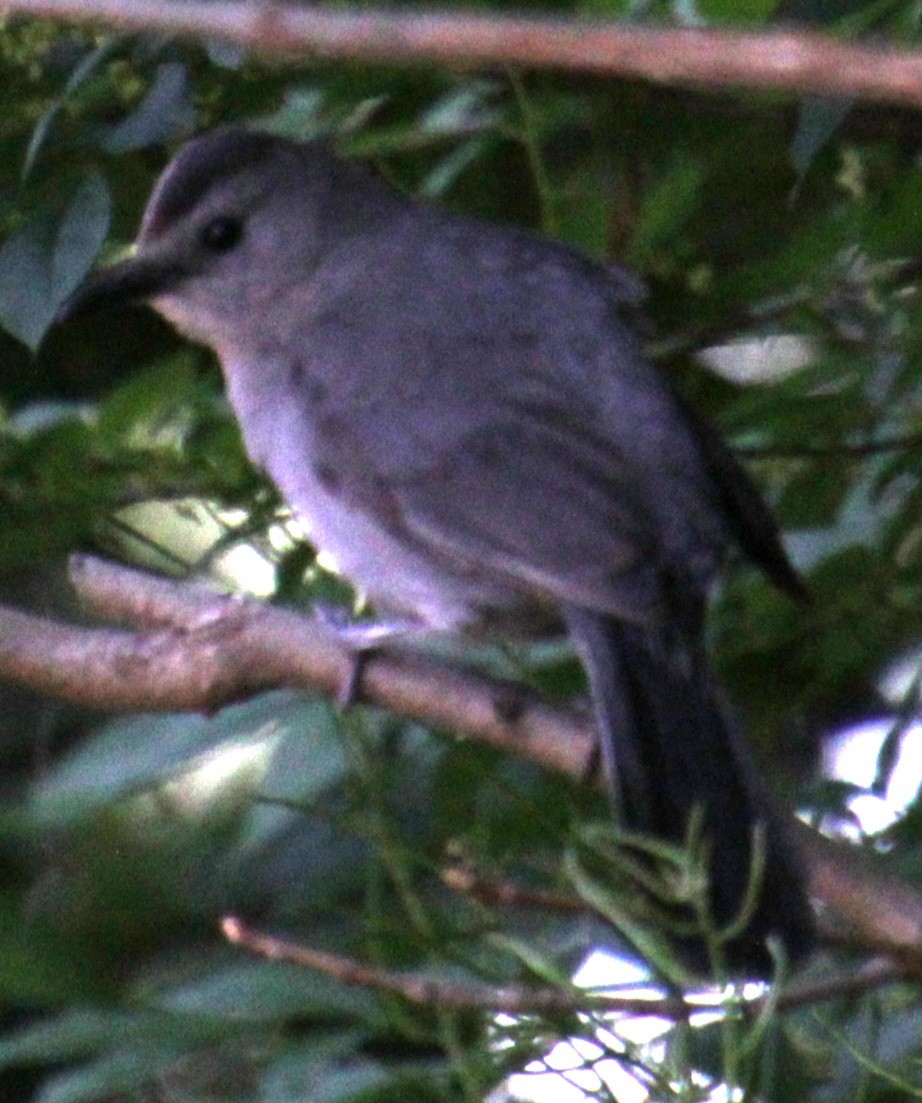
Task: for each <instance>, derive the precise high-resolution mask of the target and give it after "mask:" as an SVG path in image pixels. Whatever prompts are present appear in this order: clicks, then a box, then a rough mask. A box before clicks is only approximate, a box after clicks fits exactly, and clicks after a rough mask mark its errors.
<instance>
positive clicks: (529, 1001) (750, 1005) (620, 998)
mask: <svg viewBox="0 0 922 1103" xmlns="http://www.w3.org/2000/svg"><path fill="white" fill-rule="evenodd" d="M221 931H222V933H223V934H224V937H225V938H226V939H227V940H228V942H231V943H232V944H233V945H235V946H240V947H241V948H242V949H244V950H247V951H248V952H249V953H251V954H257V955H258V956H259V957H263V958H266V959H267V960H269V961H284V962H288V963H289V964H291V965H297V966H298V967H300V968H302V969H309V970H311V971H312V972H315V973H320V974H321V975H322V976H325V977H330V978H331V979H332V980H336V981H339V982H340V983H341V984H345V985H349V986H350V987H359V988H367V989H371V990H373V991H375V992H381V993H384V994H386V995H389V996H397V997H399V998H400V999H403V1000H406V1001H407V1002H408V1003H413V1004H423V1005H426V1006H439V1007H445V1008H449V1009H451V1010H453V1011H505V1012H506V1013H507V1014H510V1015H527V1014H530V1013H531V1014H541V1013H544V1014H547V1013H550V1012H566V1011H572V1012H577V1011H579V1012H582V1013H586V1012H589V1011H621V1012H624V1013H625V1014H635V1015H658V1016H662V1017H663V1018H667V1019H687V1018H689V1016H691V1015H695V1014H700V1013H701V1012H702V1011H709V1010H721V1009H726V1010H728V1011H733V1010H736V1009H740V1010H742V1011H743V1012H744V1013H746V1014H749V1015H754V1014H758V1012H759V1011H760V1010H761V1009H762V1007H763V1006H764V1005H765V1003H766V1002H768V1001H769V1000H771V1001H772V1005H773V1007H775V1008H777V1009H778V1010H787V1009H789V1008H792V1007H801V1006H804V1005H807V1004H816V1003H825V1002H827V1001H829V1000H836V999H846V998H849V997H853V996H858V995H861V994H863V993H864V992H869V991H872V990H873V989H875V988H881V987H883V986H884V985H888V984H895V983H897V982H898V981H901V980H907V979H910V978H911V977H912V976H913V975H914V972H913V970H910V969H909V968H907V966H905V965H901V964H899V963H897V962H893V961H888V960H886V959H883V958H877V959H875V960H873V961H869V962H868V963H867V964H865V965H864V966H862V968H860V969H853V970H849V972H847V973H840V974H837V975H834V976H828V977H823V978H821V979H819V980H812V981H804V982H802V983H801V984H795V985H791V986H789V987H788V988H786V989H785V990H784V991H783V992H781V993H780V994H778V995H773V994H771V993H769V994H765V995H761V996H757V997H756V998H754V999H744V1000H740V1001H739V1002H733V1003H729V1002H728V1001H727V1000H726V999H724V1000H717V1001H714V1002H711V1003H708V1002H705V1001H703V1000H699V999H695V1000H687V999H684V998H683V997H681V996H646V995H637V994H636V993H623V992H594V991H592V989H579V988H573V989H569V990H568V989H565V988H528V987H526V986H524V985H522V986H504V987H498V988H497V987H489V986H487V985H474V984H452V983H449V982H446V981H437V980H429V979H427V978H426V977H423V976H420V975H419V974H416V973H400V972H393V971H391V970H387V969H380V968H376V967H374V966H371V965H366V964H364V963H363V962H361V961H358V960H356V959H355V958H352V957H347V956H345V955H344V954H333V953H330V952H329V951H328V950H317V949H314V948H313V947H311V946H304V945H302V944H301V943H297V942H292V941H290V940H288V939H283V938H276V937H275V936H273V935H269V934H266V933H264V932H262V931H257V930H254V929H253V928H251V927H248V926H247V925H246V924H245V923H243V922H242V921H241V920H240V919H237V918H235V917H233V916H227V917H226V918H224V919H223V920H222V921H221Z"/></svg>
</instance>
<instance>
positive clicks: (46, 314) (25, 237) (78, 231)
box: [0, 173, 111, 352]
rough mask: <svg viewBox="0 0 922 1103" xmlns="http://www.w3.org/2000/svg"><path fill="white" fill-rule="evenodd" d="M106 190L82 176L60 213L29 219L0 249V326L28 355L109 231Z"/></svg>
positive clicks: (94, 176) (94, 177)
mask: <svg viewBox="0 0 922 1103" xmlns="http://www.w3.org/2000/svg"><path fill="white" fill-rule="evenodd" d="M110 208H111V201H110V197H109V188H108V185H107V184H106V181H105V179H104V178H103V177H102V176H101V175H100V174H99V173H91V174H90V175H89V176H86V177H84V179H83V180H82V182H81V183H80V185H79V186H78V187H77V189H76V191H75V192H74V193H73V195H72V196H71V198H70V200H69V202H68V203H67V204H66V206H65V207H64V208H63V210H54V211H51V210H47V209H46V210H45V211H44V212H43V213H39V214H38V215H36V216H34V217H33V218H31V219H30V220H29V221H28V222H27V223H26V224H25V225H24V226H22V227H21V228H20V229H19V230H17V231H16V232H15V233H13V234H12V235H11V236H10V237H8V238H7V239H6V241H5V242H4V243H3V246H2V247H0V325H2V326H3V327H4V328H5V329H6V330H8V331H9V332H10V333H11V334H12V335H13V336H14V337H16V338H18V339H19V340H20V341H22V342H23V344H25V345H28V347H29V348H30V349H32V350H33V352H34V351H35V350H36V349H37V348H38V345H39V343H40V342H41V340H42V338H43V337H44V335H45V333H46V332H47V330H48V327H49V326H50V325H51V323H52V322H53V320H54V317H55V314H56V313H57V311H58V308H59V307H60V305H61V303H63V301H64V300H65V299H66V298H67V296H68V295H69V294H70V293H71V292H72V291H73V290H74V289H75V288H76V287H77V285H78V284H79V283H80V281H81V279H83V277H84V275H86V273H87V272H88V271H89V268H90V265H91V264H92V263H93V259H94V257H95V256H96V254H97V253H98V252H99V249H100V246H101V245H102V243H103V241H104V240H105V237H106V233H107V232H108V229H109V217H110Z"/></svg>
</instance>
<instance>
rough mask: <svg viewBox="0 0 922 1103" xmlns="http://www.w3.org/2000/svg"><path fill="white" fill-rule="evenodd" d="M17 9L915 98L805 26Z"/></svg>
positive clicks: (261, 0) (167, 0) (263, 9)
mask: <svg viewBox="0 0 922 1103" xmlns="http://www.w3.org/2000/svg"><path fill="white" fill-rule="evenodd" d="M3 11H7V12H19V13H23V14H30V15H35V16H41V17H44V18H57V19H66V20H69V21H71V22H80V23H97V24H104V25H107V26H110V27H113V28H117V29H120V30H126V31H151V30H156V31H165V32H168V33H172V34H176V35H182V36H187V37H194V38H198V39H220V40H222V41H224V42H230V43H233V44H235V45H238V46H243V47H246V48H247V49H250V50H252V51H254V52H255V53H257V54H261V55H263V56H267V57H291V58H302V59H306V58H312V57H319V58H324V59H331V58H335V59H339V60H344V61H362V62H375V63H384V64H390V65H394V64H421V63H425V64H430V65H432V64H434V65H443V66H444V65H447V66H454V67H463V68H483V67H497V66H513V67H516V68H525V69H554V70H559V71H565V72H571V73H586V74H593V75H597V76H609V77H630V78H636V79H641V80H648V81H653V82H655V83H659V84H683V85H698V86H701V87H707V88H727V87H740V88H754V89H778V90H783V91H788V92H796V93H813V94H822V95H828V96H840V97H849V98H850V97H860V98H864V99H868V100H876V101H878V102H887V103H901V104H908V105H914V106H918V105H920V104H922V55H920V54H919V53H917V52H914V51H911V50H906V49H903V48H899V47H896V46H890V47H888V46H885V45H877V44H875V45H873V46H871V45H862V44H858V43H850V42H843V41H842V40H841V39H836V38H832V37H830V36H828V35H822V34H819V33H816V32H809V31H793V30H791V31H777V32H761V33H745V32H735V31H728V30H720V31H718V30H709V29H704V28H686V27H655V26H637V25H628V24H624V23H615V22H607V23H600V22H589V21H585V20H577V19H551V18H542V19H533V18H524V17H514V16H496V15H488V14H486V13H484V14H480V13H476V14H469V13H449V12H445V13H435V12H424V13H420V14H416V13H412V12H395V11H388V10H386V9H377V10H376V9H362V10H356V9H349V8H335V9H324V8H321V7H316V6H313V5H311V6H307V5H299V4H291V3H275V2H266V0H249V2H247V0H217V2H214V3H207V2H203V0H9V2H7V3H3V4H0V12H3Z"/></svg>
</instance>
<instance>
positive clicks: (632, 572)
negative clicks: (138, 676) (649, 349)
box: [61, 125, 814, 978]
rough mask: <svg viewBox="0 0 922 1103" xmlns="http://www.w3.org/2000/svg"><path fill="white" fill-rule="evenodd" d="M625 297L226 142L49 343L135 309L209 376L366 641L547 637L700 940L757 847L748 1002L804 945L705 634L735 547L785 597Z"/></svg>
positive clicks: (518, 238) (198, 143)
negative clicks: (376, 620)
mask: <svg viewBox="0 0 922 1103" xmlns="http://www.w3.org/2000/svg"><path fill="white" fill-rule="evenodd" d="M631 279H632V277H630V276H629V275H627V274H624V273H623V272H622V271H621V270H619V269H617V268H616V267H614V266H612V265H604V264H601V263H599V262H596V261H595V260H593V259H591V258H589V257H587V256H584V255H582V254H581V253H579V252H578V251H576V250H575V249H572V248H570V247H569V246H567V245H566V244H564V243H562V242H557V241H553V240H551V239H549V238H547V237H544V236H542V235H540V234H537V233H535V232H533V231H531V230H529V229H526V228H524V227H517V226H510V225H500V224H494V223H491V222H489V221H486V220H481V219H478V218H475V217H472V216H469V215H466V214H463V213H460V212H456V211H452V210H450V209H447V208H445V207H443V206H440V205H437V204H435V203H430V202H426V201H420V200H417V199H415V198H413V197H412V196H410V195H408V194H405V193H404V192H403V191H401V190H399V189H397V188H395V187H394V186H392V185H391V184H390V183H389V182H388V181H387V180H386V179H385V178H384V177H383V175H382V174H381V173H380V172H378V171H377V169H376V168H375V167H374V166H371V165H369V164H367V163H365V162H362V161H359V160H355V159H352V158H348V157H344V156H340V155H338V154H337V153H336V152H334V150H333V149H332V147H331V146H330V145H329V144H328V143H326V142H322V141H308V142H299V141H296V140H292V139H287V138H282V137H278V136H273V135H270V134H268V133H264V132H260V131H257V130H251V129H248V128H246V127H242V126H238V125H230V126H224V127H218V128H217V129H214V130H211V131H208V132H206V133H204V134H202V135H200V136H198V137H196V138H193V139H192V140H191V141H189V142H188V143H187V144H185V145H184V146H183V147H182V148H181V149H180V150H179V151H178V153H177V154H176V155H175V156H174V158H173V159H172V161H171V162H170V163H169V164H168V166H167V167H166V169H165V170H164V171H163V173H162V175H161V177H160V179H159V181H158V182H157V184H156V186H155V188H154V191H153V193H152V195H151V198H150V200H149V203H148V205H147V208H146V211H145V213H144V216H143V219H142V223H141V228H140V231H139V234H138V237H137V241H136V248H135V251H134V253H133V255H129V256H127V257H125V258H123V259H121V260H119V261H116V262H115V263H113V264H110V265H108V266H106V267H102V268H99V269H97V270H96V271H94V272H92V273H90V275H89V276H88V277H87V278H86V280H85V281H84V283H83V284H82V285H81V286H80V287H79V288H78V289H77V291H76V292H75V293H74V295H73V296H72V298H71V299H70V300H69V301H68V302H67V303H66V304H65V306H64V308H63V310H62V313H61V318H62V320H63V319H66V318H69V317H73V316H75V315H78V314H82V313H86V312H89V311H91V310H94V309H97V308H99V307H101V306H104V305H109V304H114V303H126V302H141V303H147V304H148V305H150V306H151V307H153V309H154V310H156V311H157V312H159V313H160V314H161V315H162V316H163V317H164V318H166V319H167V320H168V321H169V322H171V323H172V324H173V325H174V326H175V328H176V329H177V330H179V332H180V333H181V334H184V335H185V336H187V337H189V338H190V339H192V340H194V341H197V342H200V343H203V344H205V345H207V346H209V347H210V348H212V349H213V350H214V352H215V353H216V354H217V358H218V360H219V361H220V364H221V367H222V370H223V376H224V380H225V385H226V389H227V394H228V397H229V401H230V404H231V406H232V408H233V410H234V412H235V415H236V417H237V420H238V421H239V424H240V428H241V431H242V436H243V440H244V444H245V447H246V450H247V452H248V454H249V457H250V458H251V460H252V461H253V462H254V463H255V464H257V465H259V466H260V467H262V468H263V469H265V471H266V472H267V473H268V475H269V476H270V477H271V479H272V480H273V481H274V482H275V484H276V485H277V487H278V488H279V490H280V492H281V494H282V496H283V498H284V499H285V501H286V502H287V504H288V505H289V506H290V507H291V509H292V510H293V512H294V513H295V514H296V515H297V516H299V517H300V518H302V519H303V520H304V522H305V523H306V525H307V527H308V529H309V532H310V536H311V539H312V541H313V542H314V543H315V545H316V546H317V547H318V548H319V549H320V550H322V551H324V552H326V553H328V554H329V555H331V556H332V557H333V559H334V560H335V562H336V563H337V565H338V567H339V568H340V570H341V571H342V572H343V574H344V575H345V576H346V577H347V578H348V579H349V580H350V581H351V582H352V583H353V584H355V586H356V587H358V588H359V589H360V590H361V591H362V592H363V593H364V594H365V595H367V597H368V598H369V599H370V601H371V602H372V603H373V606H374V608H375V609H376V610H377V611H379V612H380V613H381V615H382V616H387V617H392V618H394V622H395V623H397V624H399V625H403V626H406V627H407V629H408V630H410V631H412V630H418V631H420V632H424V633H435V634H441V635H445V636H448V637H451V638H456V637H457V638H461V639H465V638H503V637H506V636H508V637H509V638H530V637H533V636H543V635H553V634H555V633H565V634H566V635H567V636H569V639H570V641H571V642H572V645H573V647H574V649H575V651H576V653H577V655H578V656H579V658H580V660H581V662H582V664H583V666H584V668H585V672H586V676H587V681H588V686H589V692H590V698H591V701H592V705H593V710H594V716H595V721H596V726H597V729H598V733H599V735H598V738H599V757H600V760H601V763H602V768H603V770H604V776H605V779H606V781H607V784H608V788H609V791H610V793H611V797H612V800H613V803H614V805H615V807H616V809H617V816H618V818H619V822H621V823H622V824H624V825H626V826H627V827H629V828H630V829H632V830H635V831H639V832H643V833H647V834H650V835H652V836H655V837H657V838H660V839H664V840H667V841H670V842H673V843H682V842H683V841H684V840H685V839H686V837H687V832H688V830H689V824H690V822H691V821H692V818H693V817H695V816H699V817H700V823H701V830H702V832H703V837H704V838H705V840H706V853H707V856H708V876H709V889H708V892H709V903H710V908H711V911H712V914H713V917H714V919H715V921H716V922H718V923H720V924H723V925H725V926H726V925H727V924H730V923H732V922H733V921H734V920H735V919H736V918H737V917H738V915H739V912H740V909H741V907H742V905H743V901H744V899H745V898H746V894H747V889H748V888H749V887H750V878H751V874H752V869H753V863H754V862H755V860H756V851H757V845H758V847H759V848H760V849H759V854H760V857H761V880H760V884H759V893H758V899H757V902H756V904H755V906H754V908H753V909H752V911H751V914H750V916H749V922H748V924H747V925H746V927H745V930H742V931H739V932H737V933H736V934H735V936H734V937H733V938H732V939H731V940H730V941H728V942H727V945H726V947H725V953H726V958H727V961H728V962H729V965H730V967H731V968H732V969H733V970H734V971H735V972H738V973H741V974H742V975H744V976H747V977H754V978H756V977H769V976H770V975H771V971H772V968H773V960H774V958H773V956H772V953H771V952H770V949H769V942H770V939H771V938H772V937H774V938H775V939H778V940H780V943H781V945H783V946H784V948H785V951H786V953H787V955H788V957H789V958H791V959H799V958H801V957H802V956H803V955H804V954H805V953H806V952H807V951H808V950H809V949H810V947H811V946H812V945H813V940H814V925H813V917H812V913H811V909H810V902H809V899H808V895H807V886H806V879H805V874H804V870H803V867H802V864H801V861H800V858H799V856H798V852H797V848H796V846H795V845H794V843H793V842H792V837H791V834H790V830H789V823H788V821H787V819H786V817H785V814H784V813H782V812H781V811H779V808H778V806H777V803H776V801H775V799H774V798H773V797H771V796H770V795H769V792H768V789H767V786H766V784H765V782H764V780H763V779H762V776H761V774H760V773H759V771H758V769H757V768H756V766H755V764H754V759H753V756H752V754H751V751H750V749H749V747H748V745H747V742H746V740H745V737H744V736H743V734H742V732H741V731H740V730H739V728H738V727H737V725H736V722H735V721H734V720H733V719H732V718H731V717H730V715H729V711H728V709H727V708H726V706H725V704H724V701H723V696H722V691H721V688H720V687H719V685H718V684H717V680H716V678H715V675H714V674H713V672H712V669H711V664H710V661H709V657H708V654H707V647H706V643H705V627H706V610H707V604H708V598H709V594H710V592H711V590H712V589H713V586H714V583H715V581H716V580H717V579H718V577H719V576H720V573H721V570H722V569H723V565H724V561H725V558H726V553H727V551H728V549H729V547H730V546H731V545H734V544H735V545H737V546H738V548H740V549H741V550H742V552H743V553H744V554H745V555H746V556H747V557H748V558H749V559H750V560H752V561H753V562H754V564H755V565H756V566H758V567H759V568H760V569H761V570H762V571H763V572H764V573H765V574H766V575H767V577H768V578H769V579H770V580H771V581H772V582H773V583H775V584H776V585H777V586H778V587H780V589H781V590H783V591H785V592H787V593H788V594H789V595H791V596H792V597H793V598H795V599H796V598H801V597H802V596H803V593H804V590H803V586H802V583H801V581H800V579H799V576H798V575H797V573H796V572H795V570H794V568H793V567H792V565H791V564H790V562H789V559H788V557H787V555H786V553H785V550H784V547H783V544H782V540H781V537H780V534H779V531H778V528H777V526H776V524H775V521H774V519H773V516H772V514H771V512H770V510H769V508H768V506H767V505H766V503H765V501H764V499H763V498H762V496H761V494H760V493H759V491H758V490H757V489H756V487H755V485H754V484H753V482H752V481H751V480H750V478H749V476H748V474H747V473H746V472H745V470H744V468H743V467H742V465H741V464H740V463H739V462H738V460H737V459H736V458H735V457H734V456H733V454H732V452H731V451H730V449H729V448H728V446H727V445H726V444H725V442H724V441H723V440H722V438H721V437H720V435H719V433H718V432H717V430H716V429H715V428H714V427H713V426H712V425H711V424H709V423H708V422H707V421H706V420H705V419H704V418H703V417H701V416H700V415H699V414H697V413H696V412H695V411H694V410H693V409H692V407H691V406H690V405H689V404H688V403H687V402H686V401H685V400H684V399H683V397H682V396H681V395H680V394H679V392H678V390H677V389H676V387H675V386H674V383H673V381H672V380H671V379H670V378H669V376H668V374H667V373H666V372H665V371H663V370H662V369H661V368H660V367H658V366H657V365H655V364H653V363H651V362H650V361H649V360H648V359H647V358H646V356H645V355H644V353H643V351H642V348H641V344H640V341H639V338H638V335H637V333H636V332H635V330H634V327H633V325H632V322H631V310H632V306H631V304H630V303H629V302H628V301H627V300H628V299H629V298H630V295H629V292H628V288H629V287H631V286H632V284H631ZM757 838H758V839H759V840H761V841H760V842H759V843H758V844H757V843H756V842H755V840H756V839H757ZM693 956H694V955H693ZM696 961H700V955H698V956H697V957H696Z"/></svg>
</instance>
